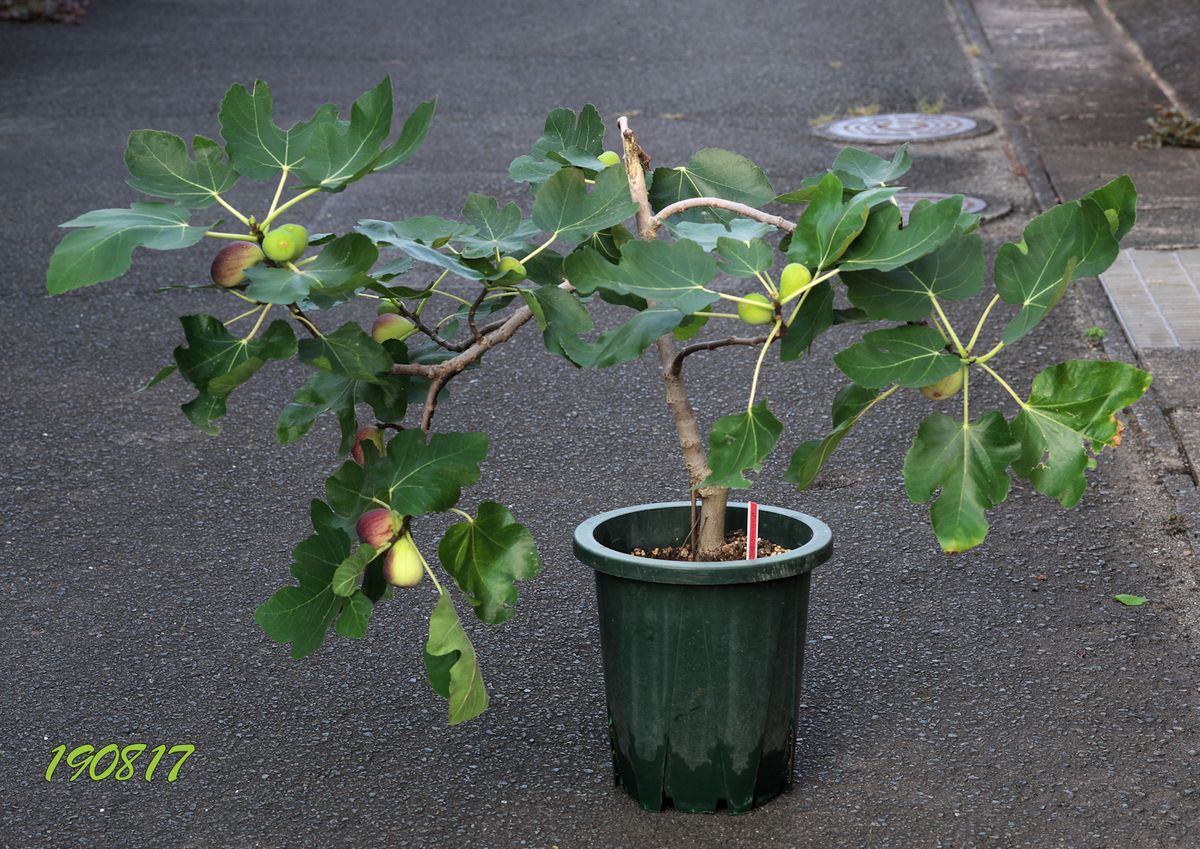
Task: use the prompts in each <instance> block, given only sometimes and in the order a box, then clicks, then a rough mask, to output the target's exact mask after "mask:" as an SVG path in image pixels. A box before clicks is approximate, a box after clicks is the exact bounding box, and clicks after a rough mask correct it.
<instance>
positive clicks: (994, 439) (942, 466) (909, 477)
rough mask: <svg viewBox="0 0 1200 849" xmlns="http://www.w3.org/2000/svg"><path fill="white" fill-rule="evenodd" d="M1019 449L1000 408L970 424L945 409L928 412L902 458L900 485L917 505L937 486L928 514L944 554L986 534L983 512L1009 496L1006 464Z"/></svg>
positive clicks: (963, 548)
mask: <svg viewBox="0 0 1200 849" xmlns="http://www.w3.org/2000/svg"><path fill="white" fill-rule="evenodd" d="M1020 451H1021V448H1020V446H1019V445H1018V444H1017V443H1016V441H1015V440H1013V438H1012V435H1011V434H1010V433H1009V429H1008V422H1006V421H1005V420H1004V417H1003V416H1002V415H1000V413H998V412H995V411H992V412H990V413H985V414H984V415H982V416H980V417H979V418H978V419H976V420H975V421H973V422H971V423H970V425H969V426H964V425H963V423H962V422H961V421H960V420H958V419H955V418H952V417H951V416H948V415H946V414H945V413H930V414H929V415H928V416H926V417H925V419H924V420H923V421H922V422H921V426H920V427H919V428H918V430H917V437H916V439H915V440H913V444H912V447H911V448H909V450H908V454H907V455H906V456H905V458H904V487H905V489H906V490H907V492H908V497H909V498H911V499H912V500H913V501H915V502H917V503H918V504H920V503H924V502H926V501H928V500H929V499H930V498H933V495H934V492H935V491H938V490H940V492H939V494H938V496H937V498H936V500H935V501H934V502H933V506H932V507H931V508H930V511H929V515H930V519H931V520H932V523H933V532H934V533H935V534H936V535H937V538H938V542H939V543H941V546H942V550H943V551H945V552H947V553H951V554H952V553H955V552H960V551H966V550H968V549H970V548H974V547H975V546H977V545H979V544H980V543H981V542H983V540H984V538H985V537H986V536H987V531H988V524H987V516H986V511H988V510H990V509H991V508H993V507H995V506H996V505H998V504H999V503H1000V502H1002V501H1004V499H1005V498H1006V497H1007V496H1008V488H1009V479H1008V465H1009V463H1011V462H1013V461H1014V460H1015V459H1016V458H1017V456H1018V455H1019V454H1020Z"/></svg>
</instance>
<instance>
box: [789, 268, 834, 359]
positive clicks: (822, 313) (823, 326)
mask: <svg viewBox="0 0 1200 849" xmlns="http://www.w3.org/2000/svg"><path fill="white" fill-rule="evenodd" d="M798 303H799V310H798V311H797V312H796V318H795V319H793V320H792V323H791V325H789V326H788V329H787V335H785V336H784V337H783V339H782V340H781V341H780V343H779V359H780V360H781V361H783V362H785V363H786V362H790V361H792V360H798V359H799V358H800V357H801V356H803V355H804V352H805V351H807V350H808V349H809V347H810V346H811V345H812V343H813V340H815V339H816V338H817V337H818V336H820V335H821V334H822V333H824V332H825V331H826V330H828V329H829V328H831V327H833V325H834V324H835V322H836V319H837V316H836V314H835V312H834V309H833V286H832V285H831V284H830V282H829V281H828V280H826V281H824V282H823V283H818V284H817V285H816V286H813V287H812V288H811V289H809V290H808V291H807V292H806V293H804V294H803V295H801V296H800V300H799V302H798ZM792 309H794V307H793V306H792V305H791V304H788V305H787V306H785V307H784V314H785V315H788V316H790V315H791V310H792Z"/></svg>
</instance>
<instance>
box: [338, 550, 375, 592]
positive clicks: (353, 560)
mask: <svg viewBox="0 0 1200 849" xmlns="http://www.w3.org/2000/svg"><path fill="white" fill-rule="evenodd" d="M378 553H379V552H378V551H376V550H375V549H374V548H372V547H371V546H369V545H365V544H364V545H360V546H359V547H358V548H357V549H355V551H354V553H353V554H351V555H350V556H349V557H347V558H346V559H344V560H343V561H342V562H341V563H339V564H338V565H337V568H336V569H334V570H333V578H332V579H331V581H330V589H332V590H333V593H334V595H340V596H343V597H349V596H352V595H354V593H355V591H356V590H357V589H358V584H359V579H360V578H361V577H362V573H363V572H364V571H365V570H366V568H367V564H368V563H370V562H371V561H372V560H374V559H375V555H377V554H378Z"/></svg>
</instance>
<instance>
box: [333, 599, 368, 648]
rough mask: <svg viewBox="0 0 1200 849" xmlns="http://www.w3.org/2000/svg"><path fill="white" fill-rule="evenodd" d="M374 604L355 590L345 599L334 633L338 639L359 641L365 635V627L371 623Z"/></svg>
mask: <svg viewBox="0 0 1200 849" xmlns="http://www.w3.org/2000/svg"><path fill="white" fill-rule="evenodd" d="M374 609H375V604H374V602H372V600H371V597H370V596H368V595H367V594H366V593H364V592H363V591H362V590H355V591H354V594H353V595H352V596H350V598H348V599H346V603H345V605H344V606H343V607H342V615H341V616H339V617H338V621H337V626H336V629H335V630H336V631H337V634H338V636H339V637H349V638H350V639H352V640H357V639H361V638H362V637H365V636H366V635H367V625H368V624H370V621H371V612H372V611H373V610H374Z"/></svg>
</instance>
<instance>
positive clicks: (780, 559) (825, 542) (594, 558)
mask: <svg viewBox="0 0 1200 849" xmlns="http://www.w3.org/2000/svg"><path fill="white" fill-rule="evenodd" d="M728 506H729V507H731V508H740V509H743V510H744V509H747V507H748V505H747V504H746V503H745V502H741V501H737V502H735V501H731V502H729V504H728ZM679 508H686V509H688V510H689V511H690V509H691V502H690V501H661V502H656V503H652V504H638V505H634V506H631V507H622V508H619V509H616V510H609V511H607V512H604V513H601V514H599V515H597V516H593V517H592V518H590V519H587V520H586V521H584V522H583V523H582V524H580V525H579V526H578V527H577V528H576V529H575V541H574V551H575V557H576V558H578V559H579V560H580V561H581V562H583V563H585V564H587V565H588V566H590V567H591V568H592V569H594V570H595V571H597V572H603V573H605V574H609V575H614V576H617V577H620V578H629V579H632V580H639V581H651V582H654V583H663V584H746V583H757V582H758V581H773V580H778V579H780V578H788V577H791V576H793V575H799V574H802V573H804V572H808V571H811V570H812V569H813V568H815V567H816V566H818V565H820V564H821V563H824V562H825V561H826V560H828V559H829V557H830V555H831V554H832V552H833V534H832V532H831V531H830V530H829V526H828V525H826V524H825V523H824V522H822V521H821V520H820V519H817V518H815V517H813V516H809V515H808V514H806V513H800V512H799V511H796V510H788V509H787V508H784V507H774V506H770V505H766V504H760V505H759V515H760V517H761V516H763V515H764V514H772V515H774V516H778V517H782V518H785V519H790V520H792V521H795V522H798V523H800V524H803V525H805V526H806V527H808V529H809V531H810V532H811V537H810V538H809V540H808V541H807V542H806V543H804V544H803V545H801V546H800V547H798V548H793V549H791V550H790V551H787V552H784V553H783V554H775V555H772V556H770V557H759V558H756V559H755V560H726V561H707V562H705V561H701V562H698V563H687V562H679V561H671V560H656V559H653V558H649V557H635V556H634V555H632V554H627V553H625V552H622V551H617V550H616V549H612V548H609V547H607V546H605V545H603V544H602V543H600V542H599V541H598V540H597V539H596V530H597V529H598V528H599V527H600V526H601V525H603V524H604V523H605V522H608V521H611V520H613V519H617V518H620V517H622V516H625V515H627V514H630V513H640V512H648V511H652V510H662V509H679Z"/></svg>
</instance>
